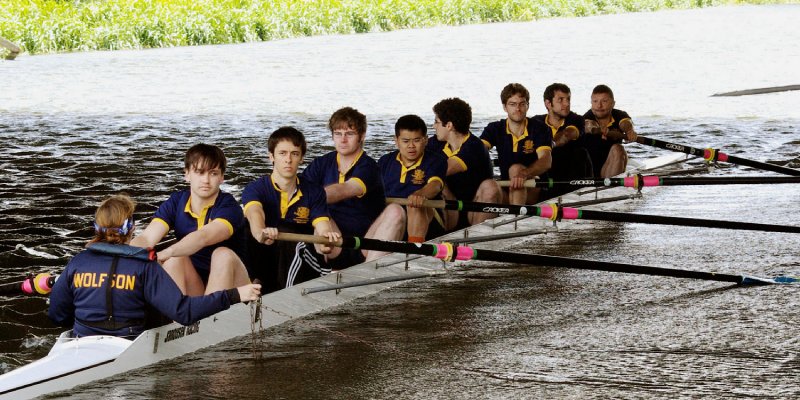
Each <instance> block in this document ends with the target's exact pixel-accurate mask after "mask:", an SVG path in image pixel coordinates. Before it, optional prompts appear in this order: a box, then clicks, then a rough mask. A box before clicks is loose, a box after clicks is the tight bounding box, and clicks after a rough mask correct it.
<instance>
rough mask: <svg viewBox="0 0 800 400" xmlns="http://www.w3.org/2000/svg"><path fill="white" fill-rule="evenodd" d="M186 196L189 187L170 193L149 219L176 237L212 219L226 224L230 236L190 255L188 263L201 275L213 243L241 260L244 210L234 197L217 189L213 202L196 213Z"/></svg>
mask: <svg viewBox="0 0 800 400" xmlns="http://www.w3.org/2000/svg"><path fill="white" fill-rule="evenodd" d="M190 196H191V192H190V191H189V189H184V190H181V191H179V192H175V193H172V195H171V196H170V197H169V199H167V201H165V202H163V203H162V204H161V206H160V207H158V211H156V215H155V218H153V221H159V222H161V223H162V224H164V225H165V226H166V227H167V229H168V230H169V229H174V230H175V237H176V238H177V239H178V240H181V239H183V237H184V236H186V235H188V234H190V233H192V232H194V231H196V230H199V229H200V228H202V227H203V226H205V225H206V224H208V223H210V222H211V221H214V220H220V221H222V222H224V223H225V225H227V226H228V230H229V232H230V234H231V237H229V238H228V239H227V240H224V241H222V242H220V243H217V244H214V245H211V246H207V247H204V248H202V249H200V251H198V252H197V253H195V254H192V255H191V259H192V265H194V268H195V269H197V271H198V273H200V276H201V277H202V276H208V272H209V270H210V266H211V253H213V252H214V250H215V249H216V248H217V247H227V248H229V249H231V250H233V251H234V252H235V253H236V254H237V255H238V256H239V258H241V259H242V260H244V238H245V231H244V214H243V213H242V207H241V206H239V203H238V202H237V201H236V199H235V198H234V197H233V196H232V195H231V194H230V193H225V192H219V194H218V195H217V199H216V200H215V201H214V204H212V205H210V206H208V207H206V208H204V209H203V211H202V212H201V213H200V214H199V215H197V214H195V213H193V212H192V208H191V204H190V203H189V199H190Z"/></svg>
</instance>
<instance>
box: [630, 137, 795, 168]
mask: <svg viewBox="0 0 800 400" xmlns="http://www.w3.org/2000/svg"><path fill="white" fill-rule="evenodd" d="M636 141H637V142H639V143H641V144H645V145H648V146H653V147H658V148H661V149H667V150H672V151H677V152H678V153H686V154H691V155H694V156H697V157H703V159H705V160H706V161H725V162H729V163H732V164H739V165H746V166H748V167H753V168H758V169H763V170H767V171H772V172H778V173H781V174H784V175H792V176H800V170H797V169H793V168H787V167H782V166H780V165H775V164H770V163H765V162H761V161H754V160H748V159H746V158H739V157H736V156H731V155H728V154H725V153H723V152H721V151H719V150H716V149H710V148H709V149H696V148H694V147H690V146H684V145H682V144H675V143H669V142H665V141H663V140H658V139H650V138H646V137H644V136H639V137H638V138H636Z"/></svg>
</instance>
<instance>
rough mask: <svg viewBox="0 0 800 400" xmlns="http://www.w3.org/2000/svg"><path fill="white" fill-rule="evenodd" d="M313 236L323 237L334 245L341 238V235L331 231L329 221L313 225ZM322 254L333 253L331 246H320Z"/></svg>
mask: <svg viewBox="0 0 800 400" xmlns="http://www.w3.org/2000/svg"><path fill="white" fill-rule="evenodd" d="M314 234H315V235H317V236H325V237H327V238H328V240H329V241H330V242H331V243H336V242H337V241H339V239H341V238H342V235H341V234H340V233H339V232H337V231H335V230H334V229H333V226H332V225H331V223H330V221H327V220H324V221H319V222H317V223H316V225H314ZM320 251H321V252H322V254H330V253H331V251H333V245H325V244H322V245H320Z"/></svg>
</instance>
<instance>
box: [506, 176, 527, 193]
mask: <svg viewBox="0 0 800 400" xmlns="http://www.w3.org/2000/svg"><path fill="white" fill-rule="evenodd" d="M530 178H531V177H529V176H528V174H526V173H524V172H520V173H518V174H517V175H515V176H512V177H511V185H510V186H509V188H510V189H511V190H518V189H522V188H524V187H525V181H526V180H528V179H530Z"/></svg>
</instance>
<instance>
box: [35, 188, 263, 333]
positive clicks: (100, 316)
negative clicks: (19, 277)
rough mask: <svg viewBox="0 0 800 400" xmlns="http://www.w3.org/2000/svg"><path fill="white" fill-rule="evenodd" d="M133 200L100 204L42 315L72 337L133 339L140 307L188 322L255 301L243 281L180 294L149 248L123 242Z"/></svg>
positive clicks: (142, 314) (253, 290)
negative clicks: (79, 249)
mask: <svg viewBox="0 0 800 400" xmlns="http://www.w3.org/2000/svg"><path fill="white" fill-rule="evenodd" d="M135 206H136V205H135V203H134V201H133V200H132V199H131V198H130V197H128V196H127V195H124V194H119V195H114V196H111V197H109V198H108V199H106V200H105V201H103V202H102V203H101V204H100V207H98V209H97V212H96V213H95V222H94V238H92V240H91V241H90V242H89V244H88V245H87V248H86V250H83V251H82V252H80V253H78V255H76V256H75V257H73V258H72V260H70V261H69V263H68V264H67V267H66V268H65V270H64V272H63V273H61V275H60V276H59V278H58V280H56V283H55V285H53V290H52V292H50V308H49V310H48V315H49V317H50V319H51V320H53V322H55V323H56V324H58V325H60V326H69V327H72V332H73V334H74V336H76V337H82V336H92V335H112V336H122V337H135V336H137V335H139V334H140V333H142V331H144V330H145V320H146V309H147V306H148V305H149V306H152V307H154V308H155V309H156V310H158V311H159V312H161V313H162V314H164V315H165V316H167V317H168V318H170V319H172V320H174V321H176V322H178V323H180V324H182V325H190V324H193V323H194V322H196V321H199V320H201V319H203V318H205V317H207V316H209V315H212V314H215V313H217V312H220V311H222V310H226V309H228V307H230V306H231V305H232V304H235V303H238V302H240V301H252V300H256V299H258V297H259V295H260V289H261V285H258V284H245V285H242V286H239V287H238V288H234V289H227V290H219V291H216V292H212V293H209V294H207V295H204V296H196V297H189V296H186V295H184V294H183V293H182V292H181V290H180V289H179V288H178V286H177V285H176V284H175V282H174V281H173V279H172V278H171V277H170V276H169V275H168V274H167V272H166V271H164V269H163V268H162V267H161V266H160V265H159V264H158V263H157V262H156V260H155V254H154V253H153V252H152V251H148V250H147V249H143V248H140V247H133V246H130V245H128V243H129V242H130V239H131V236H132V235H133V231H134V226H135V224H134V221H133V211H134V208H135Z"/></svg>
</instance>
